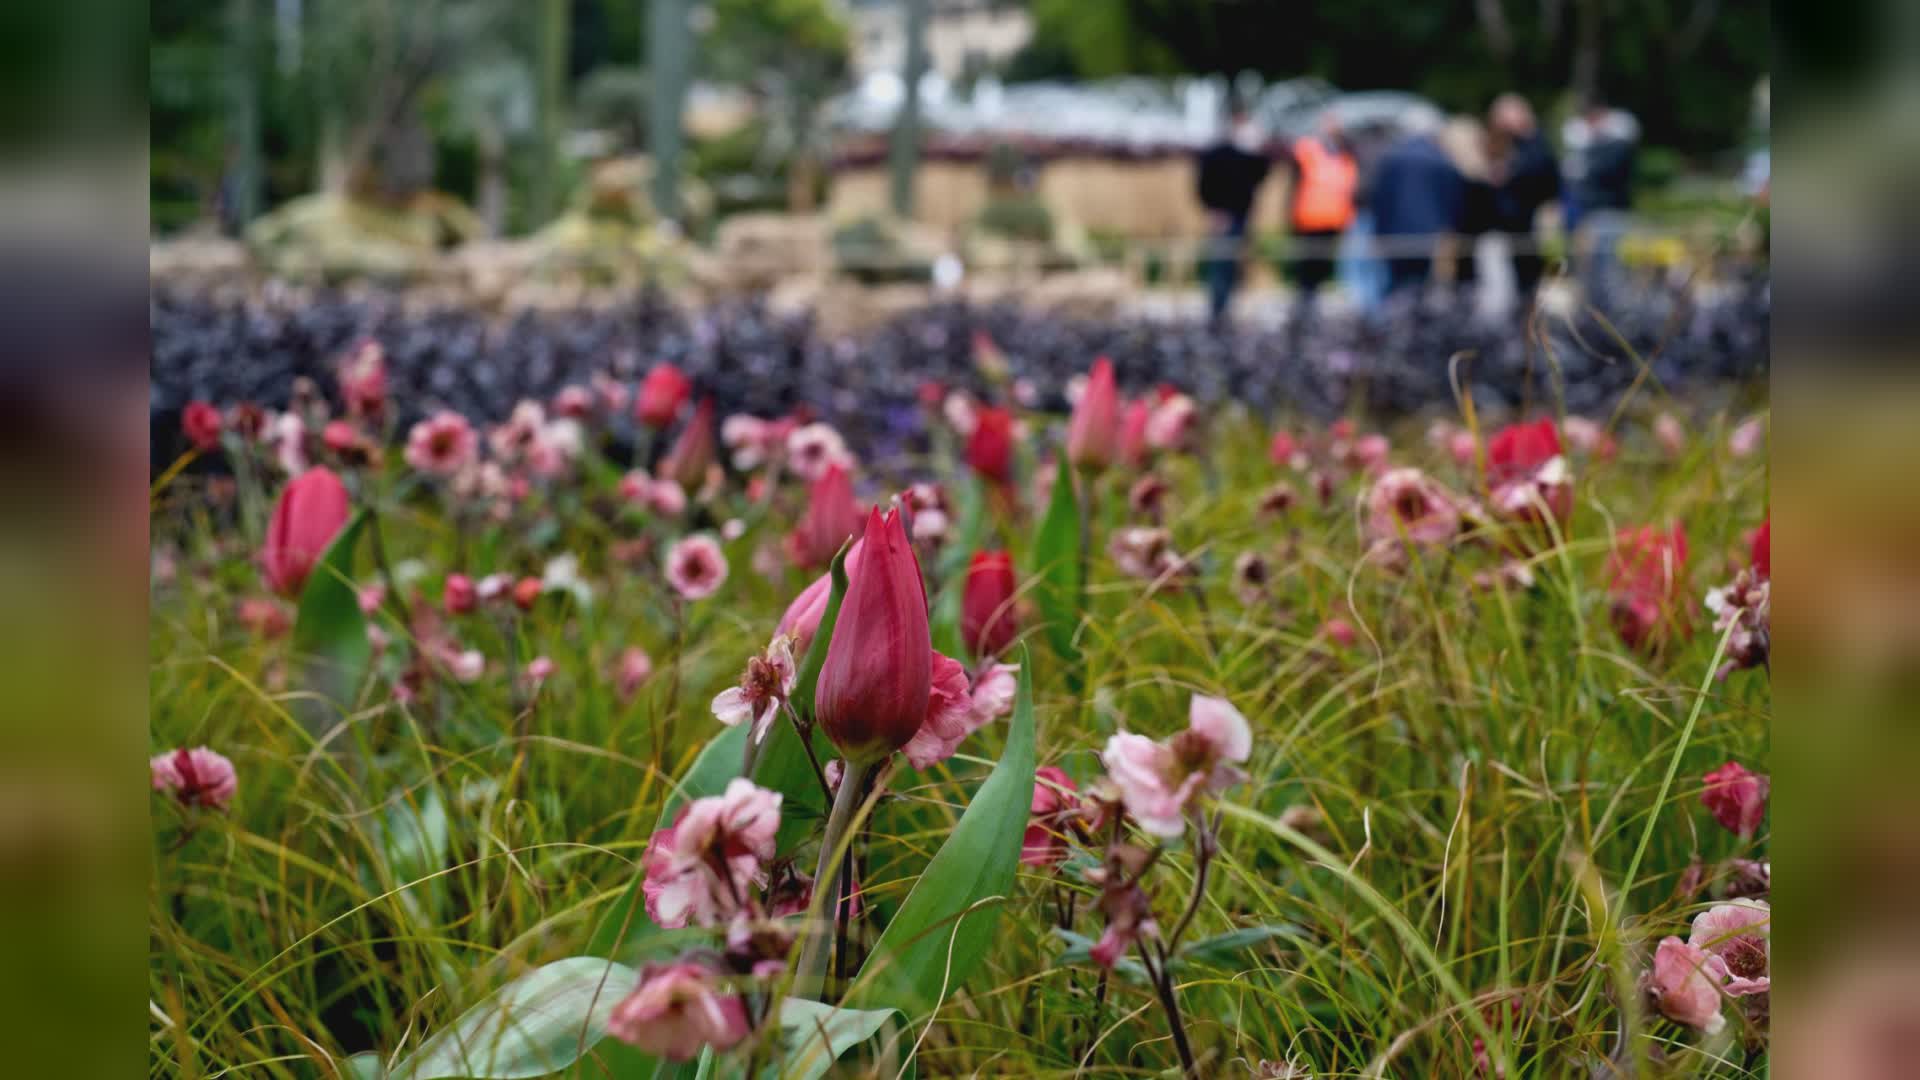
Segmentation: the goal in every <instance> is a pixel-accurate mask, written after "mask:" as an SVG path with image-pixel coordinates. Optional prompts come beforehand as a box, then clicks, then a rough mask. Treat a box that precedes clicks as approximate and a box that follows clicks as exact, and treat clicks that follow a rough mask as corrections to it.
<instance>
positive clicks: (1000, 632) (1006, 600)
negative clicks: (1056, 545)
mask: <svg viewBox="0 0 1920 1080" xmlns="http://www.w3.org/2000/svg"><path fill="white" fill-rule="evenodd" d="M1017 588H1018V584H1017V582H1016V581H1015V580H1014V576H1013V556H1011V555H1009V554H1007V553H1006V552H1005V551H976V552H974V553H973V559H972V561H971V562H969V563H968V564H967V586H966V591H965V593H963V594H962V595H961V600H960V636H961V637H962V638H963V639H964V640H965V641H966V643H967V648H968V649H970V650H972V652H973V656H974V659H976V660H983V659H985V658H987V657H989V656H997V655H999V653H1000V651H1001V650H1003V649H1005V648H1006V647H1007V646H1008V645H1010V644H1012V642H1013V638H1014V635H1015V634H1017V633H1018V632H1019V629H1020V627H1019V623H1018V621H1017V619H1016V617H1015V615H1014V610H1013V594H1014V591H1015V590H1016V589H1017Z"/></svg>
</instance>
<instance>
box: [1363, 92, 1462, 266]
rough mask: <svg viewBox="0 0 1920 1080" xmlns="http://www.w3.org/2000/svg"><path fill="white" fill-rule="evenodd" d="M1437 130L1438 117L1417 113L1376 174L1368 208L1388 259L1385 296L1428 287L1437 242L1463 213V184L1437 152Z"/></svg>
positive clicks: (1444, 154) (1457, 172)
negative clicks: (1408, 289)
mask: <svg viewBox="0 0 1920 1080" xmlns="http://www.w3.org/2000/svg"><path fill="white" fill-rule="evenodd" d="M1439 130H1440V117H1439V116H1438V115H1437V114H1429V113H1426V112H1424V111H1422V112H1417V113H1415V114H1414V116H1413V117H1412V118H1410V120H1409V122H1408V124H1407V126H1406V134H1404V135H1403V136H1401V138H1400V139H1399V141H1397V142H1395V143H1394V144H1393V146H1391V147H1389V148H1388V150H1387V152H1386V154H1385V155H1383V156H1382V157H1381V158H1380V164H1379V167H1378V168H1377V169H1376V171H1375V173H1374V177H1373V186H1372V190H1371V191H1370V192H1369V194H1368V207H1369V209H1371V210H1372V211H1373V224H1374V235H1375V236H1377V237H1378V238H1379V243H1380V246H1381V248H1382V249H1383V250H1384V251H1385V253H1386V257H1387V260H1386V261H1387V289H1388V291H1389V292H1398V291H1400V290H1401V289H1405V288H1414V287H1420V286H1424V285H1425V284H1426V283H1427V280H1428V279H1429V278H1430V277H1431V276H1432V273H1433V255H1434V252H1433V248H1434V244H1435V242H1436V241H1437V240H1438V238H1439V237H1440V236H1441V235H1443V234H1446V233H1450V232H1452V231H1453V229H1454V228H1455V226H1456V225H1457V223H1458V222H1460V221H1461V219H1462V216H1463V214H1464V213H1465V210H1466V189H1467V185H1466V180H1465V179H1464V178H1462V177H1461V175H1460V170H1459V169H1457V168H1455V167H1454V164H1453V162H1452V160H1451V159H1449V158H1448V157H1447V152H1446V151H1445V150H1444V149H1442V148H1441V146H1440V142H1439V140H1438V138H1437V135H1438V133H1439Z"/></svg>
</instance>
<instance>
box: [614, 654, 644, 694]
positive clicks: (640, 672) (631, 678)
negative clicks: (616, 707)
mask: <svg viewBox="0 0 1920 1080" xmlns="http://www.w3.org/2000/svg"><path fill="white" fill-rule="evenodd" d="M651 678H653V658H652V657H650V656H648V655H647V650H645V649H642V648H641V647H640V646H638V645H629V646H628V647H627V649H626V651H625V652H622V653H621V654H620V666H619V668H618V669H617V670H616V671H615V673H614V688H615V690H616V691H617V692H618V694H619V695H620V700H621V701H622V702H628V701H632V700H633V696H634V695H635V694H638V693H639V692H640V688H641V687H642V686H644V685H646V682H647V680H648V679H651Z"/></svg>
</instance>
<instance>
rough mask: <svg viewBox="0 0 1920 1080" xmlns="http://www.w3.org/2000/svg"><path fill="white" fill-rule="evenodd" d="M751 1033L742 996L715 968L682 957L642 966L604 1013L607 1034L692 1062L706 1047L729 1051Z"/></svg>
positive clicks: (667, 1056) (667, 1055)
mask: <svg viewBox="0 0 1920 1080" xmlns="http://www.w3.org/2000/svg"><path fill="white" fill-rule="evenodd" d="M751 1031H752V1024H751V1023H750V1022H749V1020H748V1018H747V1006H746V1003H745V1002H744V1001H742V1000H741V999H740V996H739V995H738V994H734V993H729V992H728V991H726V990H725V989H723V988H722V986H721V985H720V980H719V976H718V974H717V973H716V972H714V971H713V969H711V968H709V967H706V966H705V965H702V964H697V963H693V962H690V961H685V960H682V961H678V962H676V963H672V964H667V965H665V966H654V967H648V968H645V969H644V970H642V971H641V973H640V983H639V985H638V986H636V987H635V988H634V991H633V993H631V994H629V995H627V997H626V999H625V1000H623V1001H621V1002H620V1003H619V1004H618V1005H615V1006H614V1007H613V1012H612V1014H610V1015H609V1016H608V1017H607V1034H609V1035H612V1036H613V1037H614V1038H616V1039H619V1040H620V1041H621V1042H624V1043H628V1044H630V1045H632V1046H635V1047H638V1048H639V1049H641V1050H643V1051H645V1052H647V1053H649V1054H653V1055H655V1056H656V1057H661V1058H665V1059H666V1060H668V1061H691V1060H693V1059H694V1058H696V1057H699V1056H700V1052H701V1050H703V1049H705V1048H706V1047H709V1046H711V1047H713V1048H714V1050H715V1051H726V1050H729V1049H732V1048H733V1047H734V1046H736V1045H738V1044H739V1043H740V1042H741V1041H743V1040H744V1039H746V1037H747V1035H748V1034H750V1033H751Z"/></svg>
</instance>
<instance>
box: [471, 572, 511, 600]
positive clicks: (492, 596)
mask: <svg viewBox="0 0 1920 1080" xmlns="http://www.w3.org/2000/svg"><path fill="white" fill-rule="evenodd" d="M512 591H513V575H512V574H488V575H487V576H486V577H483V578H481V579H480V580H479V581H478V582H475V583H474V586H473V594H474V596H476V597H478V598H479V600H480V602H481V603H483V604H490V603H492V602H494V601H495V600H504V599H505V598H506V596H507V594H508V593H510V592H512Z"/></svg>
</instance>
